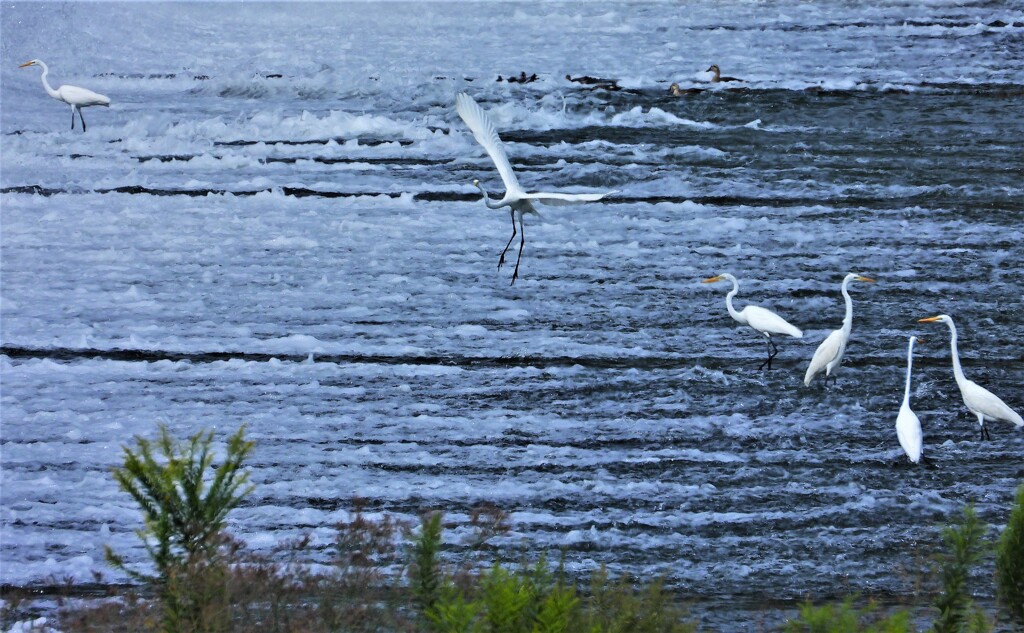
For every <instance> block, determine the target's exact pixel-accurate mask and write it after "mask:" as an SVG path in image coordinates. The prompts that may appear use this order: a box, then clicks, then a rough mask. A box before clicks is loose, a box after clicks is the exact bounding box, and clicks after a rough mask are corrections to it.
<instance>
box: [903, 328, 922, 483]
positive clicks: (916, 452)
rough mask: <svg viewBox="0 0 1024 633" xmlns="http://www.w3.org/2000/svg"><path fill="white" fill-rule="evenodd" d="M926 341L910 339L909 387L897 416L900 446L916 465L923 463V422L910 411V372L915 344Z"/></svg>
mask: <svg viewBox="0 0 1024 633" xmlns="http://www.w3.org/2000/svg"><path fill="white" fill-rule="evenodd" d="M918 341H924V339H919V338H917V337H916V336H911V337H910V343H909V344H908V345H907V386H906V388H904V390H903V404H901V405H900V412H899V415H897V416H896V437H897V438H899V440H900V446H902V447H903V451H904V452H905V453H906V454H907V457H909V458H910V461H912V462H914V463H915V464H916V463H918V462H919V461H921V420H919V419H918V417H917V414H916V413H914V412H913V411H912V410H911V409H910V370H911V366H912V365H913V364H914V343H917V342H918Z"/></svg>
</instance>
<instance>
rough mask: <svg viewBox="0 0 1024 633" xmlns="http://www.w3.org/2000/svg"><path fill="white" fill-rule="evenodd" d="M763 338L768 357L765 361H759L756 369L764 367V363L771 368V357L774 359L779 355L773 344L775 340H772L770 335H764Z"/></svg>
mask: <svg viewBox="0 0 1024 633" xmlns="http://www.w3.org/2000/svg"><path fill="white" fill-rule="evenodd" d="M764 340H765V347H766V348H767V350H768V359H767V360H766V361H764V362H763V363H761V364H760V365H759V366H758V369H762V368H764V366H765V365H768V369H771V368H772V359H774V358H775V357H776V356H778V355H779V348H778V347H776V346H775V341H773V340H772V337H770V336H766V337H764Z"/></svg>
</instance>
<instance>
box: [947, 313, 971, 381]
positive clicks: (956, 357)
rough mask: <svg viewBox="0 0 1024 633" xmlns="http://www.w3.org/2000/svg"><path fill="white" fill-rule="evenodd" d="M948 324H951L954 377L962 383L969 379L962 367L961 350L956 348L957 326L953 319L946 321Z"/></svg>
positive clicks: (951, 352)
mask: <svg viewBox="0 0 1024 633" xmlns="http://www.w3.org/2000/svg"><path fill="white" fill-rule="evenodd" d="M946 325H948V326H949V350H950V354H951V355H952V356H953V377H954V378H956V383H957V384H958V385H960V384H963V382H964V381H965V380H967V377H966V376H964V370H963V368H962V367H960V352H959V351H958V350H957V348H956V326H955V325H953V322H952V321H946Z"/></svg>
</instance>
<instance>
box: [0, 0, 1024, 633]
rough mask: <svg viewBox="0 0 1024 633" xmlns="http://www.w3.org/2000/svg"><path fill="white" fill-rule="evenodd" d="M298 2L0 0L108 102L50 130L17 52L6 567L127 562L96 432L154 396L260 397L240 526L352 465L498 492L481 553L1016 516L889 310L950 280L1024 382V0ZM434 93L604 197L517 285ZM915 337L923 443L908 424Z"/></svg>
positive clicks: (511, 146) (9, 154)
mask: <svg viewBox="0 0 1024 633" xmlns="http://www.w3.org/2000/svg"><path fill="white" fill-rule="evenodd" d="M298 6H299V7H300V8H299V9H296V8H295V7H291V8H289V7H280V6H277V5H269V4H268V5H255V6H254V7H251V8H249V9H250V10H247V11H245V12H242V11H240V10H236V9H237V8H236V7H235V6H234V5H203V4H198V5H188V7H187V9H186V8H185V5H161V4H156V5H146V6H145V8H141V7H139V6H136V5H119V4H114V3H110V4H98V5H40V4H25V3H15V4H14V5H12V6H11V8H7V7H6V6H5V9H4V13H3V16H2V20H3V43H2V47H3V53H4V58H5V60H7V62H12V61H15V60H14V58H15V57H17V58H19V59H17V60H16V61H23V60H21V59H20V58H21V57H24V58H25V59H29V58H31V57H42V58H43V59H44V60H46V61H47V62H48V63H50V65H51V82H52V83H53V84H54V85H57V84H59V83H62V82H63V81H64V80H65V79H66V80H67V81H68V82H69V83H79V84H81V85H85V86H87V87H90V88H92V89H94V90H97V91H99V92H103V93H105V94H107V95H108V96H110V97H111V99H112V101H113V107H112V108H111V109H110V110H109V111H107V110H103V111H97V109H95V108H93V109H88V110H86V111H85V117H86V119H87V121H88V123H89V131H88V132H87V133H86V134H81V133H79V132H77V131H76V132H75V133H73V134H72V133H71V132H70V131H69V130H67V129H66V126H67V111H66V110H65V109H64V106H62V105H61V104H58V103H56V102H54V101H52V100H50V99H48V98H47V97H46V95H45V94H44V93H43V92H42V90H41V87H40V86H39V84H38V78H37V77H36V72H37V70H36V69H34V68H33V69H29V70H20V71H19V70H17V69H12V68H10V66H12V65H13V64H12V63H6V64H5V67H4V68H3V70H2V73H0V76H2V80H3V85H2V92H0V95H2V104H3V109H2V120H0V129H2V132H3V134H4V136H3V155H2V168H3V173H2V176H0V181H2V188H3V193H2V198H0V201H2V232H0V247H2V259H0V272H2V287H0V301H2V303H0V311H2V345H3V348H2V354H3V356H2V357H0V371H2V379H3V393H2V406H3V412H2V415H3V424H2V435H3V444H2V451H3V480H4V484H3V490H2V497H3V510H2V526H0V534H2V537H3V538H2V545H0V552H2V559H3V571H2V576H3V578H2V579H0V580H2V583H3V584H6V585H26V584H46V583H48V582H52V581H53V579H55V578H60V577H63V576H72V577H75V578H78V579H79V580H90V579H91V573H90V572H91V571H92V570H94V569H97V570H103V571H104V573H105V575H106V578H107V579H108V580H110V581H117V580H121V579H120V578H119V577H118V576H117V575H116V574H114V573H113V572H112V571H111V570H109V569H105V568H104V564H103V562H102V547H103V545H104V544H112V545H113V546H114V547H115V548H116V549H118V550H120V551H125V552H127V553H128V554H129V556H130V557H131V558H132V559H134V560H142V559H143V558H144V552H143V551H142V550H141V549H140V548H138V547H137V546H136V545H135V537H134V533H133V531H134V530H135V529H136V528H138V527H139V518H138V514H137V512H136V510H135V509H134V508H133V506H132V504H131V502H130V501H129V500H128V498H127V497H126V496H125V495H123V494H121V493H119V492H118V491H117V489H116V486H115V485H114V483H113V482H112V481H111V478H110V476H109V469H110V468H111V467H112V466H115V465H117V464H118V463H119V462H120V459H121V446H122V445H123V444H125V443H127V442H129V441H130V440H131V437H132V436H134V435H145V436H151V435H152V434H153V433H154V431H155V428H156V425H157V424H158V423H163V424H166V425H167V426H168V427H169V428H170V429H171V430H172V431H174V432H175V433H176V434H179V435H184V434H187V433H191V432H194V431H196V430H198V429H200V428H204V427H208V426H216V428H217V429H218V431H220V432H223V433H228V432H229V431H232V430H234V429H235V428H237V426H238V425H239V424H242V423H245V424H247V425H248V434H249V435H250V437H251V438H252V439H254V440H256V442H257V450H256V453H255V455H254V458H253V460H252V462H251V468H252V476H253V479H254V481H255V482H256V483H257V488H256V491H255V493H254V494H253V495H252V497H251V498H250V499H249V502H248V503H247V504H246V505H245V506H244V507H243V508H241V509H239V510H237V511H236V512H234V513H233V514H232V516H231V525H232V530H233V531H234V532H235V533H236V534H238V535H240V536H241V537H243V538H245V539H246V540H248V541H249V542H250V543H251V544H253V545H254V546H255V547H260V548H268V547H270V546H271V545H272V544H273V543H274V542H279V541H281V540H282V539H285V538H288V537H292V536H296V535H298V534H304V533H307V532H311V531H312V532H313V533H314V534H316V535H317V537H318V538H319V539H320V541H321V542H324V541H326V539H327V538H328V536H329V533H330V527H331V525H333V523H334V522H335V521H336V520H338V519H340V518H343V517H345V516H347V514H348V512H349V511H350V510H351V508H352V504H353V497H354V496H360V497H364V498H366V499H368V503H369V506H370V508H371V509H373V510H374V511H381V512H389V513H395V514H398V515H401V516H404V517H407V518H409V519H412V518H414V517H415V516H416V515H417V513H419V512H421V511H423V510H426V509H435V508H443V509H445V510H446V511H447V512H448V513H449V519H450V520H451V522H452V523H453V525H454V526H455V527H456V529H455V530H454V531H453V532H452V533H451V537H452V540H453V543H454V542H455V541H457V540H458V538H459V535H460V533H461V531H460V529H458V528H459V526H464V525H466V524H467V522H468V515H469V513H470V512H471V510H472V509H473V508H474V507H475V506H478V505H480V504H493V505H496V506H498V507H500V508H503V509H505V510H506V511H508V512H509V514H510V518H511V526H512V533H511V534H510V535H508V536H507V537H505V538H502V539H500V540H499V541H498V542H497V544H498V550H497V551H498V553H499V554H502V555H505V556H508V557H509V558H513V559H516V558H518V556H519V552H520V551H521V549H522V548H523V547H524V546H525V547H527V548H529V549H530V550H531V551H534V552H537V551H550V552H552V553H553V555H554V556H555V557H557V556H558V555H559V554H558V552H562V551H564V552H565V558H566V562H567V565H568V566H569V568H570V569H573V570H579V571H581V572H582V571H584V570H588V569H592V568H594V567H595V566H596V565H599V564H602V563H607V564H608V565H610V566H611V567H612V568H613V569H614V570H616V571H626V572H630V573H636V574H638V575H641V576H650V575H653V574H664V575H665V576H666V577H667V578H668V580H669V582H670V583H671V584H672V585H673V586H674V587H677V588H678V589H679V590H680V591H681V592H682V593H684V594H685V595H687V596H690V597H692V598H693V599H694V600H696V601H697V603H698V604H713V605H714V604H723V603H725V604H730V605H733V607H734V608H738V607H736V606H735V605H740V604H758V603H761V602H767V601H769V600H783V601H786V600H797V599H801V598H803V597H804V596H808V595H809V596H811V597H814V598H827V597H830V596H834V595H837V594H845V593H846V592H848V591H860V592H863V593H873V594H879V595H882V596H889V597H890V598H891V599H894V600H896V601H900V600H901V599H909V598H906V597H907V596H909V595H910V594H912V593H913V591H914V582H915V580H916V579H917V578H918V577H919V575H920V573H921V565H922V560H923V559H924V558H926V557H927V555H928V554H930V553H931V552H932V551H934V549H935V548H936V546H937V542H938V527H937V526H938V525H939V524H941V523H942V522H945V521H947V520H948V519H949V518H950V517H951V516H952V515H953V514H955V513H956V512H958V511H959V509H960V508H961V506H962V505H963V504H964V503H965V502H973V503H974V504H975V505H976V507H977V508H978V509H979V511H980V514H981V516H982V517H983V518H984V519H985V520H986V521H989V522H990V523H992V524H994V525H999V524H1002V523H1004V522H1005V520H1006V517H1007V515H1008V504H1009V503H1010V501H1011V496H1012V491H1013V488H1014V487H1015V486H1016V485H1017V484H1019V483H1020V482H1021V480H1022V479H1024V462H1022V455H1024V432H1022V431H1021V430H1019V429H1014V428H1013V427H1012V426H1011V425H1009V424H993V425H992V427H991V432H992V440H991V441H988V442H980V441H979V440H978V437H977V435H978V433H977V428H976V424H975V422H974V421H973V420H972V417H971V416H970V414H969V413H968V412H967V411H966V410H965V409H964V407H963V404H962V402H961V401H960V397H959V394H958V392H957V389H956V386H955V383H954V382H953V380H952V374H951V371H950V367H949V349H948V332H947V330H946V329H945V327H944V326H942V325H938V326H935V325H924V324H918V323H917V322H916V320H917V319H918V318H920V317H924V316H931V315H933V314H938V313H942V312H945V313H948V314H951V315H953V316H954V317H955V318H956V320H957V323H958V325H959V327H960V345H961V353H962V356H963V361H964V364H965V371H966V372H967V374H968V376H969V377H971V378H973V379H975V380H976V381H978V382H980V383H982V384H984V385H986V386H988V387H990V388H991V389H992V390H993V391H995V392H996V393H997V394H999V395H1000V396H1002V397H1003V398H1004V400H1006V401H1007V403H1009V404H1010V405H1011V406H1012V407H1014V408H1015V409H1017V410H1018V411H1021V410H1024V393H1022V390H1021V388H1020V386H1021V385H1022V384H1024V344H1022V343H1021V338H1020V333H1021V327H1022V324H1021V320H1020V314H1021V308H1022V290H1021V283H1020V279H1021V276H1022V273H1024V268H1022V267H1024V264H1022V261H1024V246H1022V244H1024V228H1022V227H1024V185H1022V178H1021V176H1022V174H1024V155H1022V153H1021V151H1020V148H1021V147H1024V117H1021V116H1020V114H1019V104H1020V99H1021V97H1022V96H1024V46H1022V45H1021V42H1022V41H1024V39H1022V37H1021V34H1022V33H1024V7H1022V6H1021V5H1020V4H1019V3H1010V4H1003V5H993V4H991V3H976V4H970V3H968V4H966V5H962V6H961V5H954V4H947V3H944V2H933V3H928V4H925V5H922V6H921V7H918V6H917V4H916V3H907V4H903V3H900V2H892V3H883V4H882V5H881V6H880V7H875V8H864V7H859V6H852V5H849V4H847V3H838V2H836V3H820V4H815V5H814V6H807V5H803V4H799V5H797V4H790V3H759V4H756V5H755V4H750V3H742V2H737V3H725V4H723V3H718V2H704V3H693V4H691V5H686V6H683V7H679V6H676V5H660V4H659V5H633V4H629V5H619V4H587V5H576V4H570V5H563V4H508V5H507V4H443V5H438V4H416V5H402V4H384V5H363V4H345V5H315V6H314V5H298ZM766 15H772V16H776V15H778V16H780V17H779V18H778V19H777V20H775V21H773V22H771V23H769V24H766V23H765V22H764V16H766ZM311 24H316V25H317V26H316V27H315V28H310V25H311ZM44 25H45V27H46V29H47V30H48V32H57V33H60V34H62V35H63V37H64V38H65V39H66V40H67V42H68V43H67V44H66V45H62V44H55V43H53V41H44V40H45V38H44V36H43V28H42V27H43V26H44ZM510 27H515V28H510ZM307 29H310V30H307ZM182 44H185V45H182ZM55 46H56V47H57V48H56V49H55V48H54V47H55ZM65 47H66V48H65ZM713 62H715V63H718V64H719V65H721V66H722V68H723V73H724V74H731V75H737V76H740V77H741V78H742V79H745V81H743V82H740V83H738V84H735V85H733V84H729V85H724V84H722V85H716V86H713V85H710V84H708V83H707V77H706V75H705V74H703V73H702V71H703V70H704V69H705V68H707V66H708V65H709V64H710V63H713ZM520 70H525V71H527V72H528V73H532V72H536V73H538V75H539V76H540V79H539V80H538V81H537V82H535V83H532V84H528V85H523V86H519V85H509V84H507V83H504V82H502V83H498V82H495V81H494V79H495V77H496V76H497V75H498V74H499V73H500V74H503V75H506V76H507V75H509V74H516V73H518V72H519V71H520ZM566 72H571V73H573V74H574V75H577V74H581V73H589V74H594V75H601V76H606V77H613V78H615V79H618V80H619V82H620V85H621V86H622V87H623V88H624V89H623V90H620V91H606V90H588V89H584V88H581V87H579V86H578V85H576V84H572V83H570V82H567V81H565V80H564V79H563V76H564V74H565V73H566ZM276 75H280V76H276ZM671 81H677V82H680V83H681V85H682V86H683V87H684V88H691V89H695V90H697V91H695V92H692V93H690V94H687V95H685V96H683V97H678V98H677V97H671V96H669V95H668V94H667V86H668V83H669V82H671ZM459 91H468V92H470V93H471V94H472V95H473V96H474V97H475V98H476V99H477V100H478V101H480V103H481V104H482V105H483V107H484V108H485V109H487V110H488V111H489V112H490V113H491V116H492V117H493V118H494V120H495V122H496V125H497V127H498V129H499V133H500V134H501V136H502V138H503V139H504V140H505V142H506V145H507V150H508V152H509V154H510V157H511V160H512V163H513V165H514V166H515V168H516V170H517V172H518V174H519V177H520V180H521V181H522V182H523V184H524V186H526V187H527V188H538V189H545V188H552V189H556V188H560V189H562V190H569V191H603V190H608V189H615V190H618V191H619V193H617V194H616V195H614V196H611V197H609V198H607V199H605V200H603V201H601V202H600V203H596V204H588V205H584V206H579V207H559V208H549V209H542V214H543V217H542V219H540V220H537V219H534V218H527V224H526V229H525V230H526V236H527V241H526V249H525V252H524V256H523V264H522V268H521V270H520V279H519V281H517V282H516V283H515V285H513V286H510V285H509V279H510V275H511V271H510V270H508V269H503V270H501V271H499V270H497V268H496V264H497V257H498V254H499V252H500V249H501V247H502V246H503V245H504V243H505V241H506V240H507V239H508V236H509V234H510V227H509V226H508V224H509V222H508V217H507V215H505V214H504V213H503V212H494V211H490V210H488V209H486V208H484V206H483V204H482V203H481V202H480V201H479V195H478V194H477V192H476V189H475V188H473V187H472V186H471V184H470V181H471V180H472V179H473V178H480V179H481V181H482V182H483V184H484V185H485V186H486V187H488V188H489V189H490V190H492V191H495V192H500V188H501V183H500V180H499V178H498V176H497V173H496V171H495V169H494V167H493V165H492V164H491V163H490V161H489V159H488V158H487V157H486V155H484V154H483V152H482V150H481V149H480V148H479V147H478V146H477V145H476V143H475V141H474V140H473V138H472V136H471V135H470V134H469V133H468V131H467V130H466V128H465V126H464V125H463V123H462V122H461V121H460V120H459V119H458V117H457V116H456V115H455V113H454V108H453V101H454V95H455V94H456V93H457V92H459ZM849 271H855V272H859V273H863V274H867V275H870V276H872V277H875V278H876V279H877V280H878V283H876V284H860V283H855V284H853V285H852V287H851V294H852V295H853V300H854V326H853V338H852V342H851V344H850V347H849V349H848V351H847V357H846V361H845V363H844V365H843V369H842V371H841V372H840V373H839V379H838V385H837V386H835V387H830V388H829V389H824V388H822V387H821V386H820V385H818V384H815V385H812V387H810V388H806V387H804V386H803V384H802V377H803V372H804V369H805V368H806V364H807V363H808V362H809V359H810V357H811V355H812V354H813V351H814V349H815V347H816V346H817V344H818V343H819V342H820V341H821V340H822V339H823V338H824V336H826V335H827V333H828V331H829V330H831V329H834V328H836V327H838V326H839V324H840V321H841V320H842V316H843V304H842V297H841V296H840V294H839V283H840V282H841V280H842V278H843V276H844V275H845V273H847V272H849ZM721 272H731V273H733V274H735V275H736V276H737V277H739V278H740V282H741V290H740V294H739V296H738V297H737V303H738V305H739V306H741V307H742V306H743V305H746V303H747V302H748V301H750V302H756V303H758V304H760V305H765V306H766V307H773V308H775V309H777V310H778V311H779V312H780V313H781V314H783V315H784V316H786V317H787V318H788V319H789V320H790V321H791V322H793V323H794V324H796V325H797V326H799V327H801V328H802V329H803V330H804V333H805V336H804V338H803V339H802V340H793V339H788V338H787V339H783V340H781V341H779V346H780V348H781V350H782V351H781V353H780V355H779V356H778V357H777V358H776V360H775V362H774V366H775V369H774V370H772V371H770V372H760V371H758V370H757V366H758V364H760V362H761V360H762V358H763V354H764V346H763V343H762V342H761V341H760V340H759V339H758V338H757V336H756V335H755V334H754V333H753V332H751V331H750V330H748V329H745V328H742V327H739V326H738V325H737V324H735V323H734V322H732V321H731V320H730V319H729V318H728V315H727V314H726V311H725V305H724V295H725V292H726V290H727V287H726V284H714V285H702V284H700V283H699V282H700V280H702V279H704V278H706V277H709V276H712V275H714V274H718V273H721ZM914 333H916V334H919V335H923V336H925V337H926V338H927V339H928V340H927V342H926V343H925V344H924V345H923V346H922V347H921V348H920V349H919V353H918V354H917V358H916V360H915V363H916V364H915V369H916V371H915V378H914V383H913V390H912V398H913V406H914V409H915V410H916V411H917V412H918V414H919V415H920V417H921V420H922V424H923V427H924V433H925V448H924V452H925V454H926V455H928V456H930V457H931V458H932V460H934V468H924V467H920V468H919V467H912V466H911V465H909V464H908V463H906V459H905V458H903V457H902V452H901V450H900V448H899V445H898V443H897V441H896V436H895V432H894V430H893V424H894V422H895V416H896V412H897V410H898V407H899V402H900V399H901V397H902V389H903V380H904V376H905V373H904V372H905V362H906V360H905V352H906V340H907V337H908V336H909V335H910V334H914ZM984 590H987V589H986V588H983V591H984ZM709 617H711V616H709ZM751 617H757V616H751ZM719 624H720V626H721V627H722V628H729V627H728V626H727V623H719ZM733 624H735V626H737V627H741V628H742V627H743V626H745V625H743V624H742V621H740V623H739V624H737V623H736V622H735V621H734V622H733Z"/></svg>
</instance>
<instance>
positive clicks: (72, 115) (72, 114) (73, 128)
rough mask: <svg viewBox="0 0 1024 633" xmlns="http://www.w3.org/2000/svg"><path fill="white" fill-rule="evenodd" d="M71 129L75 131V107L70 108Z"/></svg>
mask: <svg viewBox="0 0 1024 633" xmlns="http://www.w3.org/2000/svg"><path fill="white" fill-rule="evenodd" d="M71 131H72V132H74V131H75V108H74V107H72V108H71Z"/></svg>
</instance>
